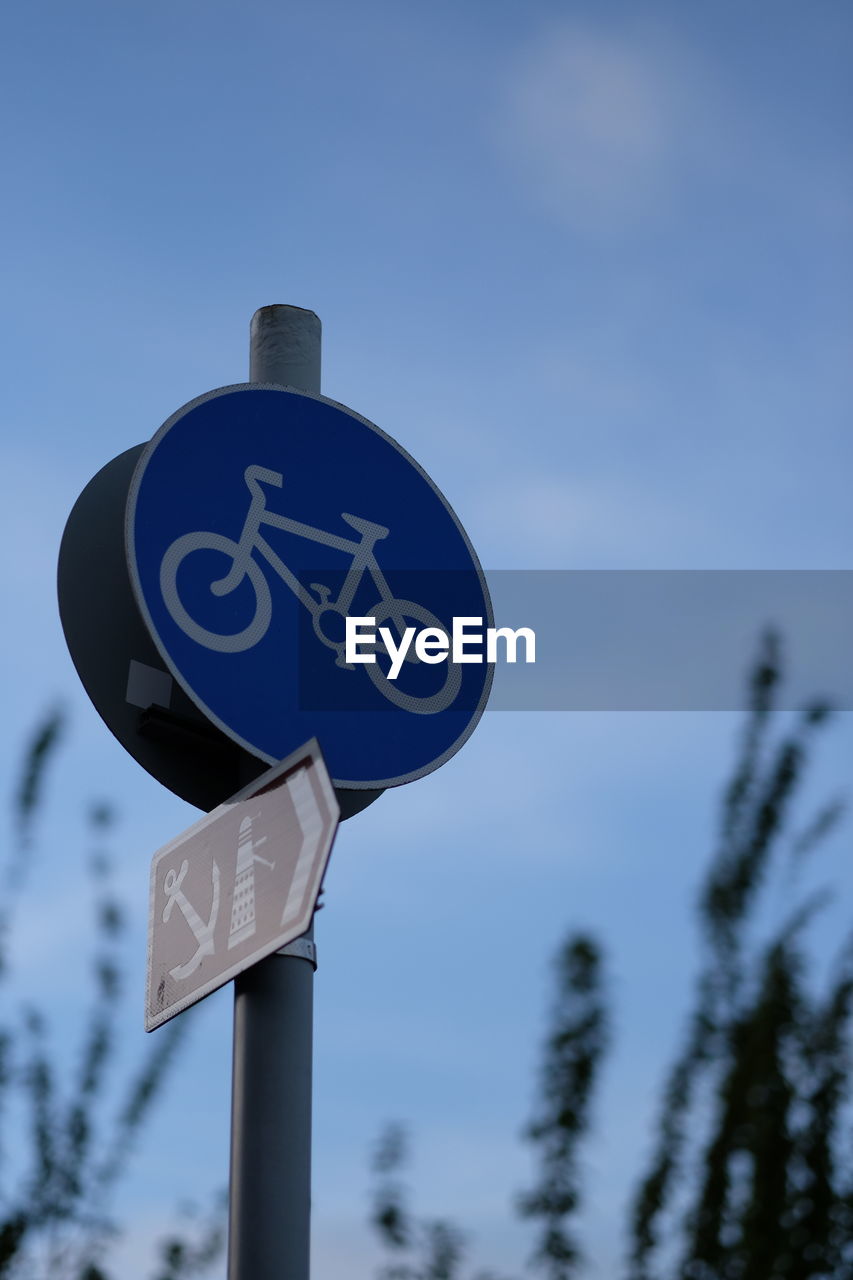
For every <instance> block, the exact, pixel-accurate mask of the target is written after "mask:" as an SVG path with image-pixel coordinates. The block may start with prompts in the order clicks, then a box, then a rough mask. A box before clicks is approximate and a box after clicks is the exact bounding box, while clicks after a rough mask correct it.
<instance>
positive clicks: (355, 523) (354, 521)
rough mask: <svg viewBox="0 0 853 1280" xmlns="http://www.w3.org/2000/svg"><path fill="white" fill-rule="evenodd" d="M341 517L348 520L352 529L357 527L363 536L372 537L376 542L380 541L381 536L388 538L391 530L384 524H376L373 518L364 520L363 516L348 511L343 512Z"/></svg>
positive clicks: (357, 530) (356, 529)
mask: <svg viewBox="0 0 853 1280" xmlns="http://www.w3.org/2000/svg"><path fill="white" fill-rule="evenodd" d="M341 519H342V520H346V522H347V524H348V525H349V526H350V528H351V529H355V531H356V533H360V534H361V536H362V537H363V538H366V537H368V536H370V537H372V539H373V541H374V542H379V540H380V538H387V537H388V534H389V533H390V532H391V530H390V529H386V528H385V525H384V524H375V523H374V522H373V521H372V520H362V518H361V516H351V515H349V513H348V512H346V511H342V512H341Z"/></svg>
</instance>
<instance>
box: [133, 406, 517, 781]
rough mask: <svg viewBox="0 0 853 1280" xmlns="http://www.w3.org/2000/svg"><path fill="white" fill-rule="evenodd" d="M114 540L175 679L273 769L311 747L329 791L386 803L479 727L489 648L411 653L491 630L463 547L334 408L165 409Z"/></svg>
mask: <svg viewBox="0 0 853 1280" xmlns="http://www.w3.org/2000/svg"><path fill="white" fill-rule="evenodd" d="M126 543H127V556H128V565H129V570H130V578H131V582H132V584H133V588H134V592H135V595H136V599H137V603H138V605H139V608H140V610H141V612H142V616H143V618H144V620H145V623H146V625H147V627H148V629H149V631H150V633H151V636H152V638H153V640H154V642H155V644H156V646H157V648H158V650H159V652H160V653H161V655H162V657H163V659H164V661H165V662H166V664H167V665H168V667H169V668H170V670H171V671H172V673H173V675H174V676H175V678H176V679H177V680H178V682H179V683H180V684H181V685H182V686H183V688H184V689H185V690H186V692H187V693H188V694H189V696H190V697H191V698H192V700H193V702H195V704H196V705H197V706H198V707H199V708H200V709H201V710H202V711H203V712H204V714H205V715H206V716H207V717H208V718H209V719H210V720H211V721H213V723H215V724H216V725H218V726H219V727H220V728H221V729H222V730H224V732H225V733H227V734H228V735H229V736H230V737H231V738H232V739H234V740H235V741H236V742H239V743H240V744H241V746H243V747H245V748H246V749H247V750H249V751H251V752H253V753H254V754H255V755H257V756H260V757H261V758H263V759H265V760H267V761H269V762H270V763H271V764H272V763H275V762H277V761H279V760H281V759H282V758H283V757H284V756H286V755H288V754H289V753H290V752H291V751H294V750H295V749H296V748H297V747H299V746H301V745H302V743H304V742H305V741H307V739H309V738H311V737H317V738H318V739H319V741H320V745H321V747H322V749H323V753H324V755H325V757H326V762H327V764H328V767H329V772H330V773H331V775H332V779H333V781H334V782H335V785H336V786H340V787H346V788H355V789H359V788H367V789H374V788H379V787H389V786H395V785H397V784H399V783H403V782H410V781H412V780H413V779H415V778H419V777H422V776H423V775H424V774H426V773H429V772H431V771H432V770H433V769H436V768H438V766H439V765H441V764H443V763H444V761H445V760H448V759H449V758H450V756H452V755H453V754H454V752H456V751H458V749H459V748H460V747H461V746H462V744H463V743H464V742H465V740H466V739H467V738H468V737H469V735H470V734H471V732H472V731H473V729H474V727H475V725H476V723H477V721H478V720H479V718H480V716H481V714H482V712H483V709H484V707H485V704H486V700H487V698H488V694H489V689H490V686H491V677H492V668H491V666H490V665H489V664H488V663H486V662H485V661H482V660H477V655H478V653H479V655H480V658H481V659H482V658H484V657H485V646H483V647H482V648H479V649H478V647H477V644H476V641H475V642H473V643H472V642H470V641H469V643H468V644H467V646H466V655H467V656H466V660H465V661H464V662H461V663H460V662H453V661H451V660H450V657H449V656H448V657H446V658H445V659H444V660H442V659H441V657H440V649H441V645H440V642H439V644H438V645H437V646H436V644H435V643H433V646H432V648H431V649H430V648H429V647H428V645H427V644H426V643H425V644H424V645H423V647H422V648H421V650H420V652H421V653H422V655H423V660H421V659H420V658H419V657H418V656H417V654H416V653H415V645H414V642H416V641H417V639H418V637H419V633H422V632H428V629H437V630H438V631H439V632H443V633H445V634H447V635H448V636H449V635H451V633H452V628H453V620H454V618H456V619H462V618H464V619H467V620H468V621H467V624H466V625H467V630H468V634H469V635H474V636H476V632H477V626H476V621H475V620H479V621H480V623H481V629H482V631H485V629H486V628H487V627H490V626H491V625H492V609H491V603H490V600H489V594H488V590H487V587H486V584H485V579H484V577H483V573H482V570H481V568H480V565H479V562H478V560H477V557H476V555H475V553H474V549H473V547H472V546H471V543H470V542H469V540H468V537H467V535H466V533H465V530H464V529H463V528H462V526H461V524H460V523H459V520H458V519H457V518H456V516H455V514H454V512H453V511H452V509H451V508H450V506H449V504H448V503H447V501H446V499H445V498H444V497H443V496H442V494H441V493H440V492H439V491H438V489H437V488H436V487H435V485H434V484H433V482H432V481H431V480H430V478H429V476H427V474H426V473H425V472H424V471H423V469H422V468H421V467H419V466H418V464H417V463H416V462H415V461H414V459H413V458H411V457H410V456H409V454H407V453H406V451H405V450H404V449H402V448H401V447H400V445H399V444H397V443H396V441H394V440H392V439H391V437H390V436H388V435H386V434H385V432H384V431H381V430H380V429H379V428H378V427H376V426H374V425H373V423H371V422H368V421H367V419H365V418H362V417H360V416H359V415H358V414H356V413H353V411H352V410H351V409H347V408H346V407H345V406H343V405H340V404H337V403H335V402H334V401H333V400H328V399H326V398H325V397H324V396H315V395H309V394H307V393H304V392H300V391H295V390H292V389H289V388H288V389H285V388H283V387H278V386H272V385H264V384H253V383H249V384H241V385H238V386H232V387H222V388H220V389H219V390H216V391H210V392H208V393H207V394H206V395H203V396H200V397H199V398H198V399H196V400H193V401H191V402H190V403H189V404H187V405H185V406H184V407H183V408H182V409H179V410H178V412H177V413H175V414H173V415H172V417H171V418H169V420H168V421H167V422H166V423H164V425H163V426H162V427H161V428H160V430H159V431H158V432H157V434H156V435H155V436H154V438H153V439H152V440H151V442H150V443H149V444H148V445H147V446H146V448H145V451H144V453H143V454H142V456H141V458H140V460H139V463H138V465H137V468H136V471H135V473H134V477H133V481H132V483H131V487H130V493H129V497H128V505H127V523H126ZM356 618H362V619H366V618H370V619H372V620H373V622H372V625H370V624H367V623H364V622H362V623H359V624H356V623H355V622H354V620H355V619H356ZM347 619H350V620H351V621H350V623H349V624H348V623H347ZM356 627H357V632H356V630H355V628H356ZM348 630H349V632H350V646H349V648H348V646H347V643H346V640H347V632H348ZM429 634H432V638H433V641H434V640H435V635H434V632H432V631H430V632H429V633H428V634H425V635H424V636H423V637H422V639H423V640H424V641H427V640H428V638H429ZM407 635H408V638H409V642H408V646H407V647H406V643H405V642H406V636H407ZM383 637H384V639H383ZM354 644H356V646H357V647H355V648H353V645H354ZM437 651H438V654H439V656H436V653H437ZM395 653H396V655H397V659H396V662H395ZM349 657H353V658H354V659H356V660H354V661H348V658H349ZM358 657H361V659H362V660H361V661H358V660H357V659H358ZM371 657H372V659H373V660H372V661H371V660H370V659H371ZM365 658H366V659H367V660H366V661H365V660H364V659H365ZM395 668H396V669H395Z"/></svg>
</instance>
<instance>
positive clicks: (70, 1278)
mask: <svg viewBox="0 0 853 1280" xmlns="http://www.w3.org/2000/svg"><path fill="white" fill-rule="evenodd" d="M64 729H65V724H64V720H63V717H62V716H61V714H60V713H58V712H52V713H51V714H50V715H49V716H48V717H47V718H46V719H45V721H44V722H43V723H42V724H41V725H40V726H39V727H38V728H37V730H36V732H35V733H34V735H33V738H32V740H31V742H30V744H29V747H28V749H27V750H26V752H25V756H24V762H23V769H22V775H21V779H20V783H19V785H18V787H17V790H16V792H15V801H14V819H15V830H16V833H17V842H16V844H15V845H14V846H13V848H12V850H11V853H10V855H9V856H8V858H7V867H6V876H5V884H6V902H5V903H4V914H3V917H2V920H3V926H4V928H3V935H2V940H3V943H4V952H3V956H2V958H3V960H4V961H5V962H6V963H4V965H3V968H2V970H0V981H5V982H6V983H7V984H8V981H9V977H10V971H11V966H10V965H9V963H8V956H7V955H6V951H5V944H6V943H7V940H8V937H9V928H10V925H11V921H12V913H13V908H14V907H15V905H16V903H17V900H18V896H19V893H20V890H21V887H22V884H23V879H24V873H25V871H26V869H27V866H28V864H29V861H30V860H31V859H32V858H33V857H34V856H35V853H36V848H35V844H34V829H35V823H36V819H37V817H38V815H39V812H40V809H41V807H42V805H43V803H44V799H45V780H46V776H47V771H48V767H49V765H50V764H51V762H52V760H53V758H54V755H55V752H56V748H57V746H58V745H59V743H60V742H61V741H62V737H63V733H64ZM113 827H114V817H113V813H112V809H111V807H110V806H109V805H107V804H104V803H102V802H99V803H97V804H95V805H93V806H91V808H90V810H89V812H88V814H87V815H86V823H85V828H86V832H87V838H88V843H89V845H90V855H89V860H88V873H89V877H90V881H91V884H92V913H93V926H92V932H93V937H94V947H93V954H92V959H91V974H92V989H91V997H90V1001H91V1003H90V1008H89V1012H88V1015H86V1018H85V1022H84V1029H83V1032H82V1035H81V1038H80V1043H79V1045H78V1047H77V1054H76V1059H77V1060H76V1065H72V1066H71V1067H70V1068H69V1066H68V1064H67V1053H63V1054H62V1055H61V1056H60V1055H58V1054H57V1052H56V1048H55V1046H54V1042H53V1037H52V1036H51V1031H50V1023H49V1018H48V1014H47V1013H46V1012H45V1011H44V1010H43V1009H39V1008H36V1007H34V1006H30V1007H27V1008H25V1009H24V1010H23V1011H21V1012H20V1013H9V1014H7V1015H6V1017H5V1019H4V1020H3V1023H2V1025H0V1139H4V1140H3V1141H0V1157H2V1158H0V1277H2V1278H3V1280H5V1278H6V1277H8V1280H118V1277H116V1275H115V1273H114V1272H113V1270H112V1269H111V1268H110V1267H109V1264H108V1253H109V1247H110V1244H111V1243H112V1242H113V1241H114V1239H115V1237H116V1234H117V1229H116V1225H115V1223H114V1221H113V1217H112V1212H111V1209H110V1204H111V1199H112V1196H113V1194H114V1191H115V1189H116V1186H117V1184H118V1183H119V1181H120V1179H121V1177H122V1175H123V1174H124V1172H125V1170H126V1168H127V1164H128V1160H129V1158H130V1156H131V1154H132V1151H133V1148H134V1145H135V1143H136V1140H137V1138H138V1136H139V1134H140V1132H141V1131H142V1129H143V1127H144V1124H145V1122H146V1120H147V1119H148V1116H149V1114H150V1112H151V1108H152V1107H153V1105H154V1104H155V1102H156V1101H157V1099H158V1098H159V1096H160V1094H161V1093H162V1089H163V1085H164V1083H165V1080H166V1077H167V1074H168V1070H169V1068H170V1066H171V1064H172V1063H173V1061H174V1059H175V1056H176V1054H177V1052H178V1050H179V1047H180V1044H181V1042H182V1041H183V1039H184V1037H185V1035H186V1033H187V1030H188V1021H187V1019H186V1016H184V1017H182V1018H179V1019H176V1020H175V1021H174V1022H172V1023H170V1024H169V1025H168V1026H167V1027H165V1028H162V1029H161V1030H160V1031H159V1032H158V1033H157V1035H156V1036H155V1037H154V1038H153V1039H152V1040H151V1042H150V1043H149V1046H148V1049H147V1052H146V1054H145V1055H144V1056H143V1058H142V1061H141V1062H139V1063H138V1064H136V1066H135V1067H134V1068H133V1069H131V1071H130V1072H129V1073H125V1074H124V1075H123V1076H122V1075H121V1073H120V1072H119V1067H118V1063H117V1062H116V1048H117V1028H118V1019H119V1015H120V1013H121V1010H122V1007H123V1000H124V965H123V954H122V946H123V942H124V932H125V916H124V911H123V908H122V906H121V904H120V903H119V902H118V900H117V898H116V896H115V893H114V890H113V887H112V858H111V855H110V853H109V850H108V843H109V840H110V838H111V837H112V835H113ZM22 1117H23V1118H24V1121H25V1125H26V1127H25V1129H24V1132H23V1138H24V1144H23V1151H21V1149H20V1148H21V1142H20V1136H19V1134H18V1132H17V1130H16V1134H15V1136H16V1139H17V1143H16V1150H15V1151H13V1150H12V1149H11V1144H10V1142H9V1141H8V1139H7V1138H6V1133H7V1131H8V1124H9V1122H10V1121H11V1120H13V1119H15V1120H17V1122H18V1124H20V1118H22ZM222 1223H223V1218H222V1212H221V1208H220V1207H219V1206H217V1208H216V1210H215V1211H214V1213H213V1214H212V1216H211V1218H210V1220H209V1221H204V1222H202V1223H200V1224H199V1223H196V1224H194V1235H195V1236H196V1237H198V1238H197V1239H195V1240H193V1241H191V1240H190V1238H189V1237H188V1236H187V1235H186V1233H184V1234H182V1235H175V1236H174V1237H173V1238H171V1239H169V1240H168V1241H165V1242H163V1244H162V1245H161V1266H160V1270H159V1271H158V1275H157V1280H188V1278H189V1277H191V1276H195V1275H200V1274H201V1273H202V1271H203V1270H204V1268H205V1267H207V1266H209V1264H210V1263H211V1262H213V1261H215V1259H216V1258H217V1257H218V1256H219V1255H220V1253H221V1251H222V1245H223V1225H222Z"/></svg>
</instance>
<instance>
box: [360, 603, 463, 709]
mask: <svg viewBox="0 0 853 1280" xmlns="http://www.w3.org/2000/svg"><path fill="white" fill-rule="evenodd" d="M365 617H369V618H375V620H376V630H377V631H378V630H379V628H380V627H381V626H383V625H384V624H385V623H386V622H387V621H388V620H389V619H391V620H392V621H393V622H395V623H396V624H397V629H398V631H399V632H400V634H402V628H403V627H405V625H406V622H409V623H411V622H413V621H414V622H419V623H420V624H421V626H422V627H438V628H439V629H440V630H441V631H445V632H446V627H445V626H444V625H443V623H442V622H441V620H440V619H439V618H437V617H436V616H435V614H433V613H430V611H429V609H425V608H424V607H423V605H419V604H415V603H414V601H413V600H394V599H392V600H385V601H380V602H379V603H378V604H376V605H374V607H373V608H372V609H368V610H367V613H366V614H365ZM409 654H410V655H411V654H412V650H411V649H410V650H409ZM406 662H417V663H418V665H419V666H420V665H423V664H421V662H420V659H418V658H417V657H412V656H407V658H406ZM434 665H435V667H437V666H438V663H435V664H434ZM444 666H445V676H444V683H443V684H442V685H441V688H439V689H437V690H435V691H434V692H433V693H428V694H425V695H420V694H414V693H406V692H405V691H404V690H403V689H401V688H400V687H399V685H398V682H397V680H389V678H388V676H386V674H385V672H384V671H383V670H382V668H381V667H380V665H379V663H378V662H369V663H365V666H364V669H365V671H366V672H367V674H368V675H369V676H370V678H371V680H372V681H373V683H374V684H375V685H376V688H377V689H378V690H379V692H380V693H381V694H382V695H383V697H385V698H387V699H388V701H389V702H393V703H394V705H395V706H396V707H402V708H403V710H404V711H412V712H414V714H415V715H421V716H434V715H436V714H437V713H438V712H439V711H446V710H447V708H448V707H449V706H450V705H451V703H452V702H453V700H454V699H455V697H456V695H457V694H458V692H459V690H460V688H461V687H462V672H461V671H460V670H459V667H458V665H454V664H453V663H452V662H451V661H450V655H449V654H448V656H447V658H446V659H445V663H444ZM401 674H402V673H401ZM398 679H399V677H398Z"/></svg>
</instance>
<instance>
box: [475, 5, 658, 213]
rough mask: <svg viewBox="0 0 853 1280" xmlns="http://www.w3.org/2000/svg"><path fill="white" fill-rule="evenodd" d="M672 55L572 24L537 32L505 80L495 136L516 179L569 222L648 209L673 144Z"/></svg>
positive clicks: (656, 192)
mask: <svg viewBox="0 0 853 1280" xmlns="http://www.w3.org/2000/svg"><path fill="white" fill-rule="evenodd" d="M678 97H679V93H678V90H677V88H676V84H675V82H674V79H673V76H672V74H671V71H670V65H669V59H668V58H666V57H664V56H663V55H658V56H657V57H655V56H653V55H652V54H651V53H650V52H649V51H648V50H641V49H638V48H634V47H632V46H631V44H630V43H629V42H628V41H627V40H624V39H620V38H619V37H618V36H614V35H613V34H612V33H610V32H608V33H607V34H606V35H604V34H602V33H600V32H594V31H593V30H591V29H589V28H587V27H585V26H583V25H581V24H579V23H576V22H561V23H559V24H557V25H552V26H550V27H548V28H547V29H545V30H543V31H541V32H540V33H539V35H538V37H537V38H536V39H535V40H534V41H532V42H531V44H530V45H529V46H528V47H527V49H526V50H524V52H523V53H522V54H521V56H520V58H519V60H518V62H517V64H516V66H515V67H514V68H513V71H512V73H511V76H510V80H509V84H508V88H507V91H506V97H505V102H504V110H503V112H502V120H501V134H502V138H503V140H504V144H505V146H506V149H507V151H508V153H509V156H510V159H511V161H512V163H513V164H514V166H515V167H516V168H517V171H518V173H519V176H520V177H521V178H522V180H523V181H524V182H525V183H527V184H528V185H529V186H530V188H531V189H532V190H533V191H534V192H535V193H536V194H537V195H538V197H539V198H541V199H544V200H545V202H546V203H547V204H549V205H550V206H552V208H554V209H555V210H557V211H559V212H561V213H564V214H568V215H569V216H570V217H571V218H572V219H573V220H578V221H581V222H590V223H593V224H594V223H596V222H598V220H599V219H601V218H602V217H604V218H607V219H610V218H612V217H614V216H616V217H618V219H619V221H622V220H623V219H624V218H626V217H629V218H630V217H632V216H634V215H635V214H636V213H637V212H638V211H643V210H647V209H648V208H649V207H650V206H651V205H652V204H653V203H654V202H655V200H656V198H657V195H658V193H659V191H660V188H661V185H662V184H663V183H664V181H665V180H666V178H667V174H668V172H669V170H670V169H671V167H672V164H673V158H674V154H675V152H676V150H677V146H678V131H679V126H678V121H679V115H680V112H679V104H678Z"/></svg>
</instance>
